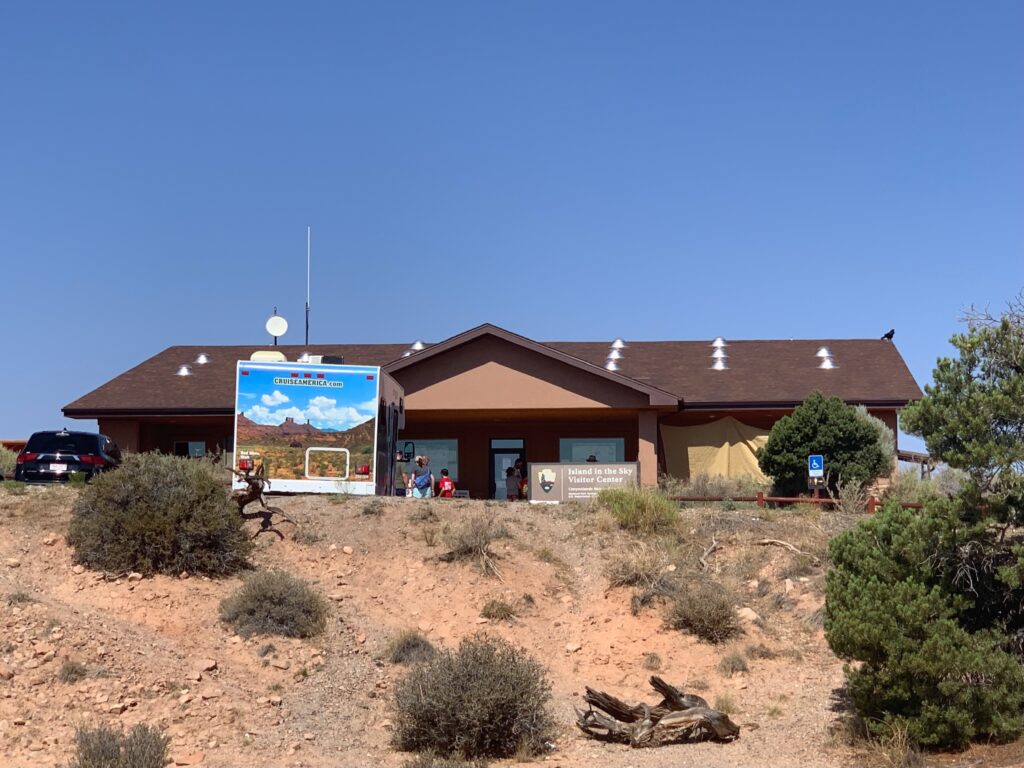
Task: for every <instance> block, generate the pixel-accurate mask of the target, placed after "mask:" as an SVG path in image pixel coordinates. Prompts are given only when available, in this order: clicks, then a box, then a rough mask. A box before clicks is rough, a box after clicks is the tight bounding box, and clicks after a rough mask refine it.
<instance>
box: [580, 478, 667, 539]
mask: <svg viewBox="0 0 1024 768" xmlns="http://www.w3.org/2000/svg"><path fill="white" fill-rule="evenodd" d="M597 504H598V506H599V507H602V508H604V509H606V510H608V511H609V512H610V513H611V514H612V517H614V518H615V521H616V522H617V523H618V525H619V527H620V528H624V529H625V530H627V531H630V532H631V533H637V534H641V535H647V534H651V533H657V532H658V531H662V530H664V529H666V528H669V527H671V526H672V525H674V524H675V522H676V520H678V519H679V508H678V506H677V505H676V504H675V502H673V501H672V500H671V499H669V498H668V497H667V496H666V495H665V494H664V493H662V492H661V491H660V490H658V489H657V488H648V487H647V486H633V487H622V488H606V489H605V490H603V491H601V492H600V493H598V494H597Z"/></svg>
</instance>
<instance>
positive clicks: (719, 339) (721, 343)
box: [711, 336, 729, 349]
mask: <svg viewBox="0 0 1024 768" xmlns="http://www.w3.org/2000/svg"><path fill="white" fill-rule="evenodd" d="M711 346H712V347H714V348H715V349H721V348H722V347H728V346H729V345H728V344H726V343H725V339H723V338H722V337H721V336H718V337H716V338H715V340H714V341H712V342H711Z"/></svg>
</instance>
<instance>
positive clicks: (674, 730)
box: [576, 676, 740, 747]
mask: <svg viewBox="0 0 1024 768" xmlns="http://www.w3.org/2000/svg"><path fill="white" fill-rule="evenodd" d="M650 683H651V687H652V688H654V690H655V691H657V692H658V693H660V694H661V695H662V697H663V698H662V701H661V703H660V704H657V705H655V706H653V707H652V706H649V705H647V704H644V703H642V702H641V703H640V704H636V705H633V706H630V705H629V704H626V703H625V702H623V701H622V700H621V699H617V698H616V697H614V696H612V695H610V694H607V693H604V692H603V691H595V690H593V689H592V688H589V687H588V688H587V692H586V695H585V696H584V697H583V700H584V701H586V702H587V704H589V705H590V709H588V710H587V711H585V712H584V711H582V710H579V709H577V710H576V726H577V727H578V728H579V729H580V730H581V731H583V732H584V733H585V734H587V735H588V736H590V737H592V738H595V739H601V740H603V741H616V742H620V743H625V744H629V745H630V746H632V747H653V746H658V745H659V744H666V743H669V742H684V741H701V740H704V739H716V740H719V741H730V740H732V739H735V738H737V737H738V736H739V733H740V728H739V726H738V725H736V724H735V723H734V722H732V720H730V719H729V716H728V715H726V714H724V713H722V712H719V711H718V710H715V709H711V708H710V707H708V703H707V702H706V701H705V700H704V699H702V698H701V697H700V696H693V695H691V694H686V693H683V691H681V690H679V689H678V688H676V687H675V686H672V685H669V684H668V683H667V682H665V681H664V680H662V679H661V678H660V677H657V676H655V677H651V679H650ZM595 707H596V708H597V709H598V710H601V711H595V710H594V708H595Z"/></svg>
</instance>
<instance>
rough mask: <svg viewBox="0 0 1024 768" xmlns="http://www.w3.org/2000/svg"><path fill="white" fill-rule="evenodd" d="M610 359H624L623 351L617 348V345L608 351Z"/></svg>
mask: <svg viewBox="0 0 1024 768" xmlns="http://www.w3.org/2000/svg"><path fill="white" fill-rule="evenodd" d="M608 359H609V360H621V359H622V353H621V352H619V350H617V349H615V347H612V349H611V351H610V352H609V353H608Z"/></svg>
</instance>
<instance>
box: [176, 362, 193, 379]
mask: <svg viewBox="0 0 1024 768" xmlns="http://www.w3.org/2000/svg"><path fill="white" fill-rule="evenodd" d="M174 375H175V376H191V375H192V366H191V365H179V366H178V370H177V371H175V372H174Z"/></svg>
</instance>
